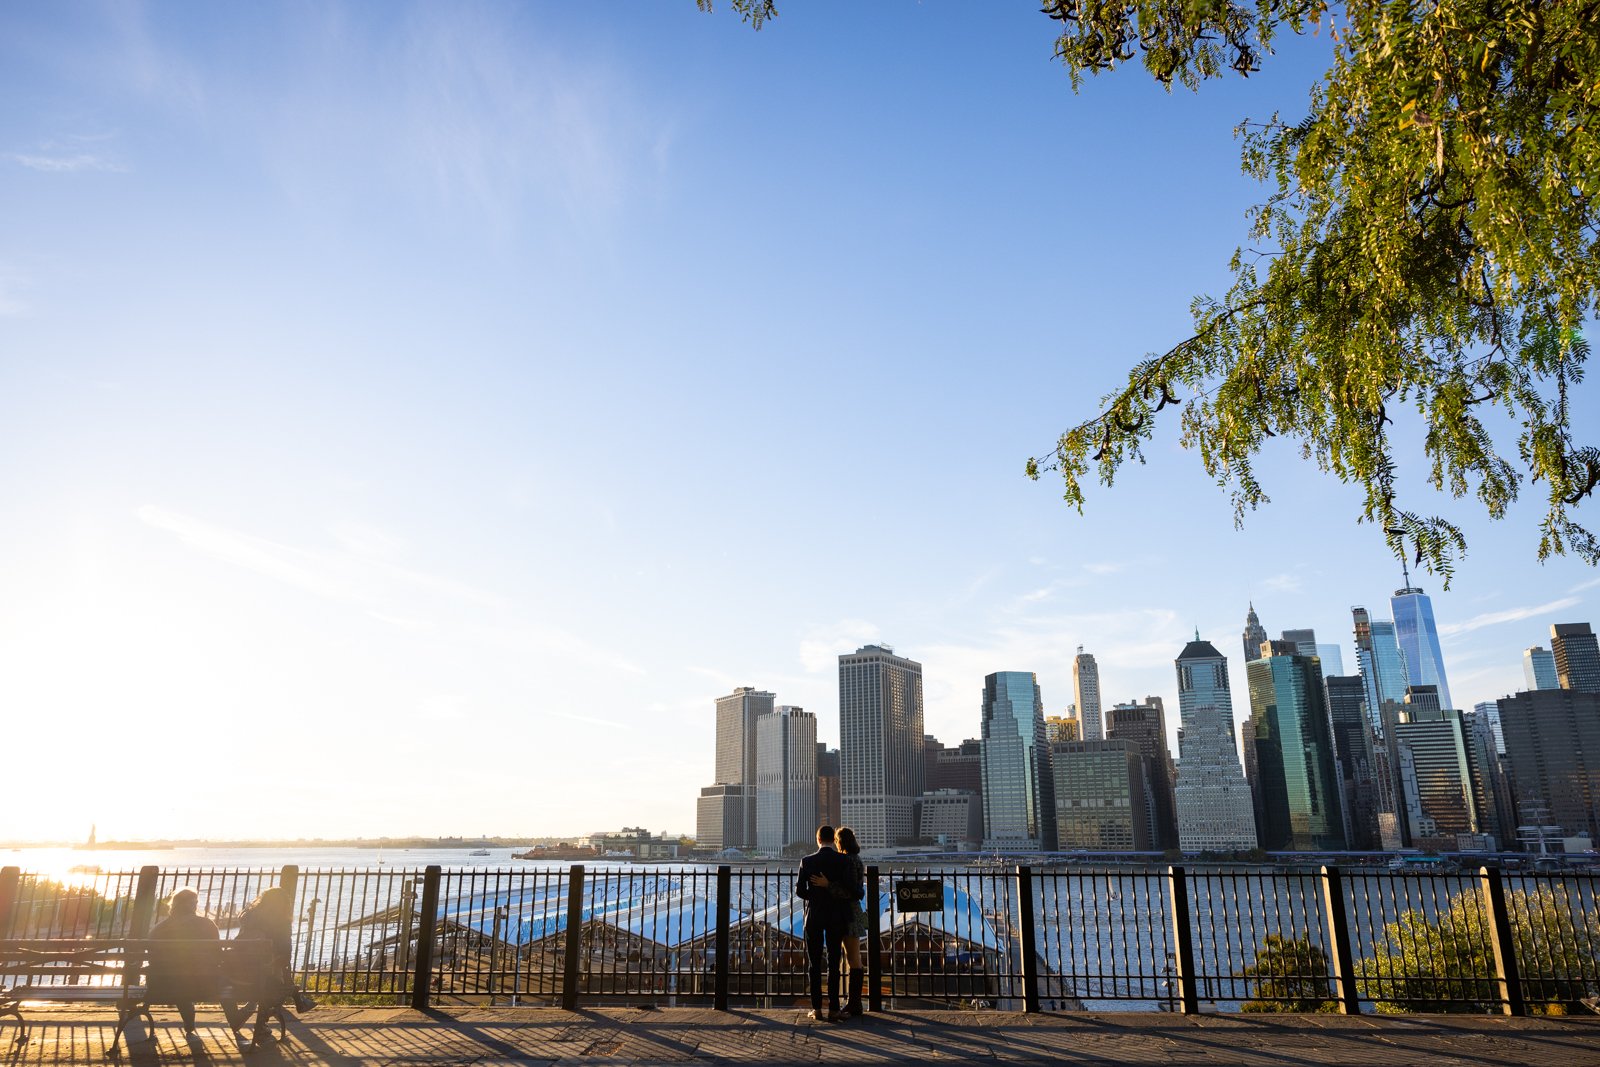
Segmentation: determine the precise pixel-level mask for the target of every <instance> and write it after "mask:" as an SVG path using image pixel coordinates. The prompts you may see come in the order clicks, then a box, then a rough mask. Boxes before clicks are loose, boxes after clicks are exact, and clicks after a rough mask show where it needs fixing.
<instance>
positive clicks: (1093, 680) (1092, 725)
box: [1072, 645, 1105, 741]
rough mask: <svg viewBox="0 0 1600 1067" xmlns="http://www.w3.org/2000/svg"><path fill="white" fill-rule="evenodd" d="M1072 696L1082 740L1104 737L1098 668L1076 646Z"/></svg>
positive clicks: (1088, 656) (1073, 662)
mask: <svg viewBox="0 0 1600 1067" xmlns="http://www.w3.org/2000/svg"><path fill="white" fill-rule="evenodd" d="M1072 696H1073V699H1074V700H1075V701H1076V702H1077V705H1078V718H1079V719H1080V720H1081V721H1082V723H1083V739H1084V740H1085V741H1098V740H1100V739H1101V738H1102V737H1104V736H1105V729H1104V727H1103V726H1102V725H1101V723H1100V667H1099V665H1098V664H1096V663H1095V661H1094V657H1093V656H1091V655H1090V654H1089V653H1087V652H1085V651H1084V650H1083V646H1082V645H1079V646H1078V655H1077V658H1076V659H1074V660H1073V661H1072Z"/></svg>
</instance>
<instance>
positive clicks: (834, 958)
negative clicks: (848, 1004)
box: [794, 826, 852, 1022]
mask: <svg viewBox="0 0 1600 1067" xmlns="http://www.w3.org/2000/svg"><path fill="white" fill-rule="evenodd" d="M851 873H852V872H851V869H850V866H849V864H848V862H847V861H846V860H845V857H844V856H843V855H842V854H841V853H839V852H837V851H835V850H834V847H833V827H831V826H822V827H819V828H818V829H817V850H816V851H815V852H813V853H812V854H811V855H809V856H807V857H806V858H805V859H803V860H801V861H800V875H799V877H798V878H796V879H795V884H794V892H795V895H796V896H798V897H799V898H800V899H802V900H804V901H805V902H806V959H807V961H808V962H809V963H810V965H811V972H810V973H811V1018H813V1019H821V1018H823V1014H822V968H823V967H824V966H826V967H827V968H828V1014H827V1018H828V1020H829V1021H830V1022H838V1021H839V1020H840V1019H842V1018H843V1016H842V1015H840V1014H839V957H840V954H841V953H842V952H843V950H844V934H845V927H846V926H847V925H848V923H849V919H850V913H849V912H848V911H847V910H846V907H845V904H844V902H843V901H842V900H841V899H840V898H839V897H837V896H836V895H834V893H833V892H832V890H831V889H829V888H828V883H831V884H836V885H843V884H845V883H847V882H848V881H849V880H850V877H851ZM816 875H821V876H822V877H823V878H825V879H827V883H825V884H823V885H821V886H815V885H812V884H811V879H812V878H813V877H814V876H816Z"/></svg>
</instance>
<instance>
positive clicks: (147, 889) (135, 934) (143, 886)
mask: <svg viewBox="0 0 1600 1067" xmlns="http://www.w3.org/2000/svg"><path fill="white" fill-rule="evenodd" d="M160 876H161V872H160V871H158V870H157V869H156V868H154V867H140V868H139V881H138V883H137V885H136V887H135V889H134V891H133V917H132V920H133V921H132V922H131V923H129V930H128V936H130V937H132V938H133V939H134V940H135V941H142V940H144V938H145V937H146V936H147V935H149V933H150V926H151V924H152V923H153V922H154V921H155V917H156V882H157V881H158V880H159V879H160Z"/></svg>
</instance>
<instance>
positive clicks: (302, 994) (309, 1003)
mask: <svg viewBox="0 0 1600 1067" xmlns="http://www.w3.org/2000/svg"><path fill="white" fill-rule="evenodd" d="M316 1006H317V1002H316V1001H315V1000H313V999H311V995H310V994H308V993H307V992H306V991H305V990H303V989H296V990H295V991H294V1010H295V1011H297V1012H300V1013H301V1014H305V1013H306V1012H308V1011H310V1010H311V1009H312V1008H314V1007H316Z"/></svg>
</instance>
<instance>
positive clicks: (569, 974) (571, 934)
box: [561, 863, 583, 1011]
mask: <svg viewBox="0 0 1600 1067" xmlns="http://www.w3.org/2000/svg"><path fill="white" fill-rule="evenodd" d="M582 955H583V864H581V863H574V864H573V865H572V869H571V870H570V871H569V872H567V936H566V952H565V955H564V957H563V959H562V969H561V1006H562V1007H563V1008H565V1009H566V1010H567V1011H577V1010H578V963H579V957H580V956H582Z"/></svg>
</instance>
